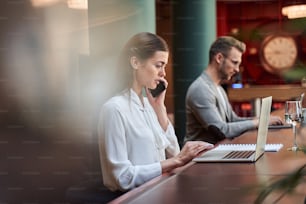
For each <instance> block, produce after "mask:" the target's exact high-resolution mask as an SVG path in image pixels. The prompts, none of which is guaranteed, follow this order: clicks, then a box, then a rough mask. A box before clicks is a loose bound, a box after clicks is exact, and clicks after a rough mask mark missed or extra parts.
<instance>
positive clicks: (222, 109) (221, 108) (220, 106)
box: [202, 72, 229, 121]
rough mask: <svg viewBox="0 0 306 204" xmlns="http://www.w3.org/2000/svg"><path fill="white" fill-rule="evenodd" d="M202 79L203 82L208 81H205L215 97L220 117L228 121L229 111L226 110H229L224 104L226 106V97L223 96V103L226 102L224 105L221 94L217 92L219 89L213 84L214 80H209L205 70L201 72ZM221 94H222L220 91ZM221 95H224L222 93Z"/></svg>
mask: <svg viewBox="0 0 306 204" xmlns="http://www.w3.org/2000/svg"><path fill="white" fill-rule="evenodd" d="M202 79H203V80H204V82H206V81H209V83H207V84H208V86H209V87H210V90H211V92H212V94H213V96H214V97H216V98H217V100H216V101H217V104H216V106H217V108H218V110H219V113H220V114H221V117H222V118H223V119H224V120H225V121H228V120H229V113H228V111H227V110H229V109H228V107H226V106H228V103H227V101H226V98H224V100H225V104H226V106H224V105H223V103H222V100H223V99H222V98H221V96H220V94H219V91H218V90H217V87H216V86H215V85H214V82H213V81H212V80H211V78H210V77H209V76H208V75H207V74H206V73H205V72H203V74H202ZM221 94H222V92H221ZM222 97H224V95H223V96H222Z"/></svg>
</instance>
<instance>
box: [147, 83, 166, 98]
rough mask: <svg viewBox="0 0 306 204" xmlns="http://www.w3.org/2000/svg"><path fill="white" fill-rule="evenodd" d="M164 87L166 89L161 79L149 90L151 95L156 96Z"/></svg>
mask: <svg viewBox="0 0 306 204" xmlns="http://www.w3.org/2000/svg"><path fill="white" fill-rule="evenodd" d="M165 89H166V86H165V83H164V82H163V81H160V82H159V84H158V85H157V87H156V88H155V89H149V90H150V92H151V94H152V96H153V97H156V96H158V95H159V94H161V93H162V92H163V91H164V90H165Z"/></svg>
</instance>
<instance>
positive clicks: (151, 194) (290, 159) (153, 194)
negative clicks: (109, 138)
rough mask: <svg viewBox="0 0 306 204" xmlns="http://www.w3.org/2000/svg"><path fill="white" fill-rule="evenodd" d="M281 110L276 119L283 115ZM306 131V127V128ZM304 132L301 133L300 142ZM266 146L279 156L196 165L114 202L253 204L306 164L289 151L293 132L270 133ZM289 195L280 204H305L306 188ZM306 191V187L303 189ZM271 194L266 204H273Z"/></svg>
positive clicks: (252, 135)
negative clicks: (275, 147) (274, 182)
mask: <svg viewBox="0 0 306 204" xmlns="http://www.w3.org/2000/svg"><path fill="white" fill-rule="evenodd" d="M283 112H284V111H283V110H278V111H276V112H275V113H274V115H283ZM305 129H306V127H305ZM302 130H304V128H302V129H300V131H299V133H300V136H299V139H301V138H302V137H301V135H304V136H306V133H303V131H302ZM256 136H257V131H256V130H254V131H248V132H246V133H244V134H242V135H241V136H240V137H237V138H235V139H234V140H224V141H223V142H224V143H255V141H256ZM267 140H268V141H267V143H282V144H283V145H284V147H283V148H282V149H281V150H280V151H279V152H265V153H264V155H263V156H262V157H261V158H259V160H257V161H256V162H255V163H193V162H191V163H190V165H188V166H187V167H185V168H184V169H181V170H179V171H177V172H174V173H173V174H165V175H162V176H161V177H158V178H156V179H153V180H151V181H149V182H148V183H147V184H144V185H143V186H141V187H139V188H136V189H134V190H132V191H130V192H128V193H126V194H124V195H123V196H121V197H119V198H118V199H115V200H114V201H112V202H111V203H112V204H117V203H133V204H135V203H139V204H143V203H145V204H151V203H152V204H156V203H159V204H163V203H165V204H168V203H193V204H194V203H195V204H197V203H199V204H202V203H222V204H223V203H230V204H231V203H233V204H234V203H235V204H237V203H254V200H255V199H256V197H257V195H258V190H259V186H260V185H262V184H265V183H267V182H269V181H270V180H271V179H275V178H281V177H283V176H285V175H288V173H290V172H292V171H293V170H295V169H296V168H298V167H300V166H302V165H303V164H305V163H306V155H305V154H304V153H303V152H292V151H288V150H287V148H288V147H291V146H292V144H293V135H292V130H291V129H271V130H269V133H268V138H267ZM300 187H301V188H297V189H296V191H294V194H292V195H288V194H286V195H285V196H284V197H283V198H282V199H281V200H280V202H278V203H286V204H287V203H304V200H305V192H306V190H305V188H302V187H303V186H300ZM304 187H305V186H304ZM276 195H279V194H272V196H269V198H268V199H267V200H266V202H265V203H273V201H274V200H275V199H276V197H275V196H276Z"/></svg>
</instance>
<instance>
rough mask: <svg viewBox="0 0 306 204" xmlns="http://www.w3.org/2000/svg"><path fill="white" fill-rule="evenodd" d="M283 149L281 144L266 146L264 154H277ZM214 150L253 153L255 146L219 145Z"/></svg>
mask: <svg viewBox="0 0 306 204" xmlns="http://www.w3.org/2000/svg"><path fill="white" fill-rule="evenodd" d="M282 147H283V144H266V145H265V151H266V152H277V151H279V150H280V149H281V148H282ZM214 149H215V150H236V151H248V150H250V151H255V144H220V145H218V146H217V147H216V148H214Z"/></svg>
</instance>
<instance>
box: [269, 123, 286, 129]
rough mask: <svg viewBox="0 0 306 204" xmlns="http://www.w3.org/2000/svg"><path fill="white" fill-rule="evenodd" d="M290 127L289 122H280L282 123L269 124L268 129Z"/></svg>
mask: <svg viewBox="0 0 306 204" xmlns="http://www.w3.org/2000/svg"><path fill="white" fill-rule="evenodd" d="M285 128H292V125H291V124H282V125H269V129H285Z"/></svg>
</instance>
